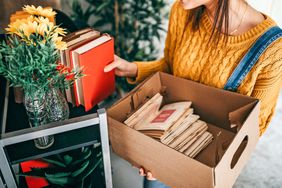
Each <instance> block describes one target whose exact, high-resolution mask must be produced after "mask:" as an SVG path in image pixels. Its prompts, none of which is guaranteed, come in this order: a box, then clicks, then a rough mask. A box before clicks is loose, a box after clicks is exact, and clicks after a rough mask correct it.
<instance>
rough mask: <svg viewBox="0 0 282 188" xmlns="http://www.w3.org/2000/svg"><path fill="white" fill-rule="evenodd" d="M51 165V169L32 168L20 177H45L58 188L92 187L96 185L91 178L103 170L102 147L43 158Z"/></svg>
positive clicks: (87, 148)
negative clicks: (95, 172) (95, 171)
mask: <svg viewBox="0 0 282 188" xmlns="http://www.w3.org/2000/svg"><path fill="white" fill-rule="evenodd" d="M43 160H45V161H46V162H48V163H50V165H51V167H50V168H32V171H30V172H26V173H23V174H19V175H20V176H32V177H43V178H45V179H46V180H47V181H48V182H49V183H50V184H51V185H54V186H56V187H77V188H80V187H81V188H84V187H91V185H94V183H95V182H93V178H92V177H91V176H90V175H91V173H92V172H93V171H94V170H99V171H101V169H102V153H101V147H98V148H94V147H86V148H83V149H82V150H79V151H78V150H74V151H71V152H67V153H64V154H57V155H55V156H51V157H48V158H43Z"/></svg>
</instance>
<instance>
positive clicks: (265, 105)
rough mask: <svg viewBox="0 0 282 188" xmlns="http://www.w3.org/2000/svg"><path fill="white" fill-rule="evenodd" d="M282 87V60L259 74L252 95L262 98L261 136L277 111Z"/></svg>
mask: <svg viewBox="0 0 282 188" xmlns="http://www.w3.org/2000/svg"><path fill="white" fill-rule="evenodd" d="M281 87H282V60H281V59H279V60H277V61H274V62H272V63H271V64H269V65H267V66H266V67H265V68H263V70H262V72H261V73H260V74H259V75H258V78H257V81H256V84H255V86H254V89H253V91H252V94H251V96H252V97H255V98H257V99H259V100H260V102H261V107H260V114H259V126H260V127H259V129H260V136H261V135H262V134H263V133H264V132H265V130H266V128H267V126H268V125H269V123H270V121H271V119H272V117H273V115H274V111H275V107H276V103H277V100H278V97H279V93H280V90H281Z"/></svg>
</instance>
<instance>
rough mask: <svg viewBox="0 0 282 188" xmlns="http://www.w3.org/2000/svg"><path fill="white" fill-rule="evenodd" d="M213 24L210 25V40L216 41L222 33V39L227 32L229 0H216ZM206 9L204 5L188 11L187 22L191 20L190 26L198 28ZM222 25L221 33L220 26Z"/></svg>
mask: <svg viewBox="0 0 282 188" xmlns="http://www.w3.org/2000/svg"><path fill="white" fill-rule="evenodd" d="M217 1H218V2H217V5H216V10H215V15H214V20H213V26H212V34H211V36H210V40H212V41H213V42H215V43H218V41H219V39H220V36H221V35H222V34H224V39H226V36H227V34H228V29H229V0H217ZM205 11H206V8H205V6H203V5H202V6H200V7H197V8H195V9H193V10H191V12H190V13H189V17H188V23H191V22H192V28H193V30H194V31H196V30H198V29H199V25H200V21H201V18H202V16H203V14H204V12H205ZM223 26H224V31H223V33H222V32H221V31H222V28H223Z"/></svg>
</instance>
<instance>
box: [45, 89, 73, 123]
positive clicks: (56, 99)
mask: <svg viewBox="0 0 282 188" xmlns="http://www.w3.org/2000/svg"><path fill="white" fill-rule="evenodd" d="M48 104H49V105H48V107H49V110H50V113H49V119H50V122H56V121H63V120H66V119H68V118H69V106H68V103H67V100H66V98H65V96H64V95H63V93H62V92H61V91H60V89H57V88H50V91H49V92H48Z"/></svg>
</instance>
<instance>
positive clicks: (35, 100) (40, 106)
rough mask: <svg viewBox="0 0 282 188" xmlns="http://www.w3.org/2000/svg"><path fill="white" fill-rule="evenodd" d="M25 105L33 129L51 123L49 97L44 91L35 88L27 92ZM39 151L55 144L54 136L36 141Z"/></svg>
mask: <svg viewBox="0 0 282 188" xmlns="http://www.w3.org/2000/svg"><path fill="white" fill-rule="evenodd" d="M24 105H25V108H26V112H27V115H28V117H29V124H30V126H31V127H38V126H41V125H45V124H47V123H49V122H50V120H49V112H50V111H49V107H48V101H47V95H46V93H45V92H44V91H42V90H40V89H37V88H33V89H29V90H25V95H24ZM34 143H35V146H36V147H37V148H38V149H46V148H48V147H50V146H51V145H52V144H53V143H54V136H53V135H50V136H44V137H40V138H37V139H34Z"/></svg>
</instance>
